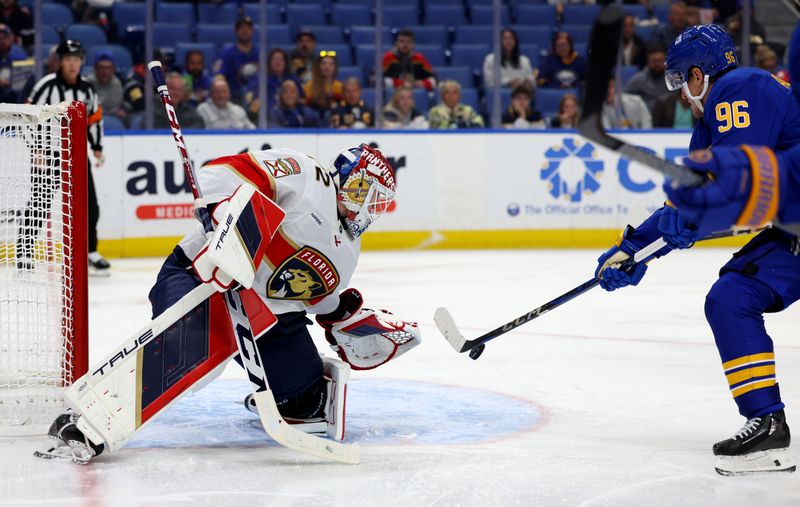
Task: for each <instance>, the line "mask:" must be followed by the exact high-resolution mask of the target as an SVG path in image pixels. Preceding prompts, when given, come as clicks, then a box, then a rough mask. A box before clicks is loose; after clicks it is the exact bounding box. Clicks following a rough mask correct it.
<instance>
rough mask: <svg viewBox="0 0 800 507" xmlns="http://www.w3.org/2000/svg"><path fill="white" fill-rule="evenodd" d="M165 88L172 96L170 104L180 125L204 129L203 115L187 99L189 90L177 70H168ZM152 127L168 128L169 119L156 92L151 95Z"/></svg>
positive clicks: (187, 127)
mask: <svg viewBox="0 0 800 507" xmlns="http://www.w3.org/2000/svg"><path fill="white" fill-rule="evenodd" d="M166 81H167V89H168V90H169V95H170V97H171V98H172V105H173V107H174V108H175V114H176V115H177V116H178V119H179V120H180V122H181V127H182V128H185V129H204V128H206V122H205V121H204V120H203V117H202V116H200V114H198V112H197V109H195V108H194V107H192V105H191V104H190V103H189V101H188V100H187V96H188V95H189V90H188V89H187V88H186V82H185V81H184V80H183V76H181V75H180V74H179V73H177V72H170V73H168V74H167V77H166ZM153 128H155V129H167V130H168V129H170V123H169V119H167V113H166V111H165V110H164V106H163V104H162V103H161V98H160V97H159V96H158V94H154V97H153Z"/></svg>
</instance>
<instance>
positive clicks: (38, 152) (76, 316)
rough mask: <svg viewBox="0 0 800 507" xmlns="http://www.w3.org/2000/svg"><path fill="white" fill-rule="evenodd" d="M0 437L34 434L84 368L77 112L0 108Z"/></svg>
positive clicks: (80, 123) (75, 106)
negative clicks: (66, 388) (65, 389)
mask: <svg viewBox="0 0 800 507" xmlns="http://www.w3.org/2000/svg"><path fill="white" fill-rule="evenodd" d="M0 154H2V155H0V436H14V435H26V434H40V433H44V432H46V431H47V428H48V427H49V425H50V423H51V422H52V420H53V419H54V417H55V416H56V415H57V414H58V413H59V412H61V411H63V410H64V408H65V404H64V399H63V390H64V388H65V387H66V386H68V385H70V384H72V382H73V381H74V380H75V379H77V378H79V377H80V376H82V375H83V374H84V373H86V371H87V368H88V356H89V354H88V298H87V292H88V279H87V230H86V229H87V223H88V221H87V171H88V164H87V160H86V156H87V143H86V108H85V106H84V105H83V104H82V103H80V102H73V103H71V104H70V103H66V102H65V103H62V104H60V105H57V106H32V105H22V104H0Z"/></svg>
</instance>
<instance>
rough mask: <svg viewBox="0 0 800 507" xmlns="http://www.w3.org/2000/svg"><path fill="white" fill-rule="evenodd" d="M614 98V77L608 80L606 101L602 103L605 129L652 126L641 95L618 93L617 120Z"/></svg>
mask: <svg viewBox="0 0 800 507" xmlns="http://www.w3.org/2000/svg"><path fill="white" fill-rule="evenodd" d="M616 100H617V95H616V86H615V85H614V78H611V80H610V81H609V82H608V95H606V103H605V104H603V115H602V120H603V127H605V128H607V129H611V128H620V129H649V128H653V116H652V115H651V114H650V111H649V110H648V109H647V104H645V103H644V101H643V100H642V98H641V97H639V96H638V95H631V94H630V93H622V94H620V101H621V107H620V108H619V111H620V118H619V121H617V106H616Z"/></svg>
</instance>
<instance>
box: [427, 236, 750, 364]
mask: <svg viewBox="0 0 800 507" xmlns="http://www.w3.org/2000/svg"><path fill="white" fill-rule="evenodd" d="M763 229H764V228H763V227H762V228H759V229H740V230H730V231H722V232H715V233H712V234H709V235H708V236H706V237H705V238H703V239H702V240H701V241H706V240H710V239H719V238H728V237H731V236H740V235H742V234H751V233H755V232H758V231H761V230H763ZM665 245H666V243H665V242H664V240H663V239H662V238H658V239H657V240H655V241H653V242H652V243H650V244H649V245H647V246H646V247H644V248H642V249H641V250H639V251H638V252H636V254H635V255H634V256H633V257H632V258H629V259H627V260H626V261H625V262H623V263H622V265H621V266H620V269H623V270H628V269H630V268H632V267H633V266H634V265H635V264H638V263H640V262H648V261H649V260H650V259H651V258H652V256H653V254H655V253H656V252H658V251H659V250H661V248H663V247H664V246H665ZM599 284H600V280H599V279H598V278H592V279H591V280H587V281H585V282H583V283H582V284H580V285H578V286H577V287H575V288H574V289H572V290H570V291H568V292H565V293H564V294H562V295H560V296H558V297H557V298H555V299H553V300H551V301H548V302H547V303H545V304H543V305H542V306H540V307H538V308H534V309H533V310H531V311H529V312H528V313H526V314H525V315H521V316H519V317H517V318H516V319H514V320H512V321H511V322H507V323H506V324H504V325H502V326H500V327H498V328H497V329H494V330H492V331H489V332H488V333H486V334H483V335H481V336H479V337H477V338H474V339H472V340H467V339H466V338H464V335H463V334H461V332H460V331H459V330H458V326H456V323H455V320H453V316H452V315H451V314H450V312H449V311H448V310H447V308H444V307H440V308H437V309H436V312H435V313H434V315H433V320H434V322H435V323H436V327H438V328H439V331H440V332H441V333H442V335H443V336H444V337H445V339H446V340H447V343H449V344H450V346H451V347H453V349H455V351H456V352H466V351H468V350H469V351H470V353H469V357H471V358H472V359H478V358H479V357H480V356H481V354H482V353H483V349H484V348H486V342H488V341H491V340H494V339H495V338H497V337H498V336H501V335H504V334H506V333H508V332H509V331H512V330H514V329H516V328H518V327H520V326H522V325H523V324H526V323H528V322H530V321H532V320H533V319H535V318H537V317H540V316H542V315H544V314H545V313H547V312H549V311H550V310H553V309H554V308H558V307H559V306H561V305H563V304H564V303H567V302H569V301H572V300H573V299H575V298H576V297H578V296H580V295H581V294H583V293H585V292H588V291H589V290H591V289H593V288H594V287H595V286H597V285H599Z"/></svg>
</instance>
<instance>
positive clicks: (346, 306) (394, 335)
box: [317, 289, 422, 370]
mask: <svg viewBox="0 0 800 507" xmlns="http://www.w3.org/2000/svg"><path fill="white" fill-rule="evenodd" d="M363 303H364V300H363V298H362V296H361V293H360V292H359V291H358V290H356V289H347V290H345V291H344V292H342V293H341V294H340V295H339V307H338V308H337V309H336V310H334V311H333V312H331V313H329V314H325V315H317V323H319V325H320V326H322V327H323V328H324V329H325V339H326V340H328V343H330V344H331V348H333V350H334V351H336V353H337V354H338V355H339V357H340V358H341V359H342V361H344V362H346V363H348V364H349V365H350V366H352V367H353V369H354V370H371V369H373V368H377V367H378V366H380V365H382V364H384V363H386V362H388V361H389V360H391V359H394V358H396V357H399V356H400V355H402V354H405V353H406V352H408V351H409V350H411V349H412V348H414V347H416V346H417V345H419V344H420V343H421V340H422V337H421V335H420V332H419V327H418V326H417V323H416V322H405V321H402V320H400V319H398V318H397V317H395V316H394V315H392V314H391V313H389V312H387V311H386V310H378V311H375V310H370V309H368V308H362V305H363Z"/></svg>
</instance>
